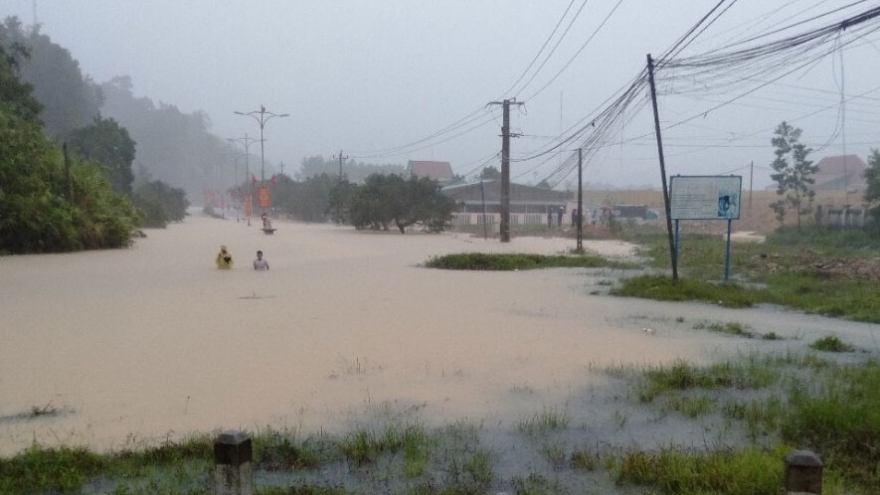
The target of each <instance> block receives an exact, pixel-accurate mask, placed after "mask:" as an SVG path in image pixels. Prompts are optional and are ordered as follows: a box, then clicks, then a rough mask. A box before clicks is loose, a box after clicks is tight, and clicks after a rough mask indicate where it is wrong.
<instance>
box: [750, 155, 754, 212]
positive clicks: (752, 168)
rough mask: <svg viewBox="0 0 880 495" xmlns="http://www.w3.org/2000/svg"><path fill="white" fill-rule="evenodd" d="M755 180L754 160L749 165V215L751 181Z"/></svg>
mask: <svg viewBox="0 0 880 495" xmlns="http://www.w3.org/2000/svg"><path fill="white" fill-rule="evenodd" d="M754 178H755V160H752V164H751V165H749V213H751V212H752V179H754Z"/></svg>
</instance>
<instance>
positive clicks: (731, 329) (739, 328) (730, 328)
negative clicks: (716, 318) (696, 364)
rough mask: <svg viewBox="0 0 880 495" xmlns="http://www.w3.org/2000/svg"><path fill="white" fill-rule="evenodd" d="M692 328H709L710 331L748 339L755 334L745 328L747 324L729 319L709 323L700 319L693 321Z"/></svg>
mask: <svg viewBox="0 0 880 495" xmlns="http://www.w3.org/2000/svg"><path fill="white" fill-rule="evenodd" d="M693 328H694V330H709V331H710V332H717V333H725V334H728V335H734V336H737V337H745V338H748V339H751V338H754V336H755V333H754V332H752V331H750V330H747V328H748V325H743V324H742V323H739V322H735V321H729V322H727V323H710V322H706V321H701V322H697V323H695V324H694V327H693Z"/></svg>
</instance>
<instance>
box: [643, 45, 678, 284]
mask: <svg viewBox="0 0 880 495" xmlns="http://www.w3.org/2000/svg"><path fill="white" fill-rule="evenodd" d="M648 82H649V83H650V85H651V105H652V106H653V107H654V130H655V132H656V133H657V153H658V154H659V156H660V181H661V183H662V184H663V203H664V205H665V207H666V232H667V233H668V234H669V255H670V257H671V258H672V280H678V261H677V260H676V258H677V256H676V255H675V250H676V248H677V246H676V245H675V239H674V238H673V235H672V206H671V205H670V204H669V190H668V189H667V188H666V162H665V161H664V160H663V138H662V137H661V136H660V113H659V112H658V110H657V89H656V88H655V86H654V60H653V59H651V54H650V53H649V54H648Z"/></svg>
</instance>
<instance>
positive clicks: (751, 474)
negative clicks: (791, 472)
mask: <svg viewBox="0 0 880 495" xmlns="http://www.w3.org/2000/svg"><path fill="white" fill-rule="evenodd" d="M787 450H788V448H787V447H785V446H779V447H776V448H773V449H767V448H760V447H748V448H744V449H739V450H730V451H723V450H722V451H719V452H702V451H687V450H682V449H679V448H675V447H666V448H662V449H659V450H657V451H653V452H644V451H638V450H633V451H629V452H626V453H623V454H620V455H618V456H613V457H612V458H611V459H610V460H609V462H608V465H609V466H610V471H611V473H612V476H614V479H615V480H616V481H617V483H618V484H635V485H641V486H655V487H657V488H659V489H660V492H661V493H668V494H681V495H691V494H693V495H698V494H706V493H723V494H726V495H755V494H775V493H779V492H780V487H781V486H782V484H783V474H784V473H783V464H782V463H781V462H780V461H779V460H780V459H781V458H782V457H784V456H785V453H786V451H787Z"/></svg>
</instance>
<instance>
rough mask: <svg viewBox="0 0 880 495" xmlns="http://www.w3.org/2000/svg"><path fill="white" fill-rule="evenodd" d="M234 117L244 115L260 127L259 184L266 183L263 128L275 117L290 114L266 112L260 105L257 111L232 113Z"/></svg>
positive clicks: (263, 106)
mask: <svg viewBox="0 0 880 495" xmlns="http://www.w3.org/2000/svg"><path fill="white" fill-rule="evenodd" d="M233 113H235V114H236V115H244V116H246V117H251V118H253V119H254V120H256V121H257V124H259V125H260V183H261V184H262V183H263V182H265V181H266V158H265V150H264V141H265V139H264V138H263V128H264V127H266V122H268V121H270V120H272V119H273V118H275V117H289V116H290V114H287V113H274V112H270V111H268V110H266V107H265V105H260V109H259V110H254V111H252V112H239V111H234V112H233Z"/></svg>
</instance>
